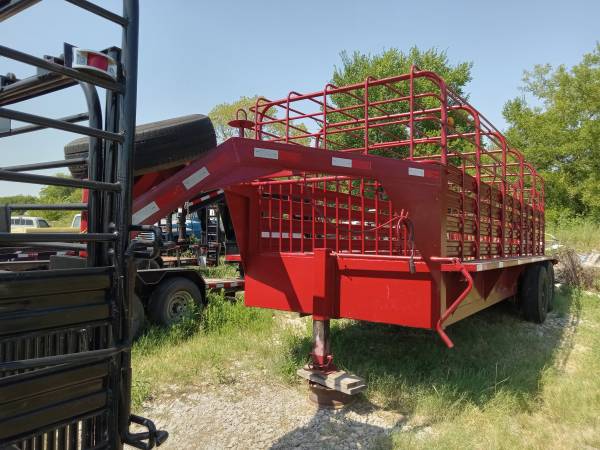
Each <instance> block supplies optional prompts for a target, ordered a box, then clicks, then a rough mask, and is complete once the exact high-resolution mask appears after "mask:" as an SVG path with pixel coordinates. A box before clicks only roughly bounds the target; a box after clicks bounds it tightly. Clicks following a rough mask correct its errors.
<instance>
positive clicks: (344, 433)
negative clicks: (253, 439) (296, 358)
mask: <svg viewBox="0 0 600 450" xmlns="http://www.w3.org/2000/svg"><path fill="white" fill-rule="evenodd" d="M404 420H405V418H404V416H401V415H398V414H390V415H389V417H385V418H384V417H381V413H380V412H379V408H378V407H377V406H375V405H373V404H372V403H370V402H369V401H368V400H366V399H365V398H363V397H361V398H360V399H359V400H357V401H356V402H355V403H353V404H352V405H350V406H347V407H345V408H343V409H340V410H330V409H319V410H318V411H317V412H316V414H315V416H314V417H313V418H312V419H311V421H310V422H309V423H307V424H306V425H304V426H302V427H298V428H296V429H294V430H293V431H291V432H289V433H287V434H285V435H284V436H282V437H281V438H279V439H278V440H277V441H275V442H274V443H273V444H272V445H271V447H270V448H271V449H273V450H283V449H316V448H318V449H340V448H343V449H351V450H354V449H366V448H373V447H376V448H380V449H387V448H391V441H390V438H389V436H390V431H391V430H392V429H394V428H395V427H397V426H400V425H401V424H402V423H403V422H404Z"/></svg>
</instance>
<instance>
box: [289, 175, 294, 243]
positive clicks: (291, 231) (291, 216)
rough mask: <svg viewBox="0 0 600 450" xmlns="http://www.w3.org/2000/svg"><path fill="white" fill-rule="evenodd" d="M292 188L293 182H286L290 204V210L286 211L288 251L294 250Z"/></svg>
mask: <svg viewBox="0 0 600 450" xmlns="http://www.w3.org/2000/svg"><path fill="white" fill-rule="evenodd" d="M292 188H293V183H288V192H289V195H288V203H289V205H290V211H289V213H288V219H289V221H290V227H289V228H290V233H289V236H288V237H289V243H290V248H289V250H288V251H290V252H293V251H294V203H293V202H292Z"/></svg>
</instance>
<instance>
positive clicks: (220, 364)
mask: <svg viewBox="0 0 600 450" xmlns="http://www.w3.org/2000/svg"><path fill="white" fill-rule="evenodd" d="M208 300H209V302H208V306H207V307H206V308H205V309H204V310H203V311H194V312H193V313H192V314H190V316H189V317H187V318H186V319H185V320H183V321H182V322H181V323H179V324H177V325H176V326H173V327H171V328H170V329H165V328H160V327H152V328H150V329H149V330H147V331H146V332H145V333H144V335H142V336H141V337H140V338H139V339H138V340H137V341H136V342H135V344H134V346H133V351H132V365H133V368H134V372H133V373H134V375H133V389H132V399H133V407H134V409H137V408H139V407H140V406H141V404H142V402H143V401H145V400H148V399H150V398H152V397H153V396H155V395H156V394H157V393H158V392H159V391H160V389H161V387H163V385H166V384H177V385H187V384H194V383H199V382H204V381H206V380H208V381H210V382H221V381H222V373H223V371H224V369H227V368H228V367H230V366H231V365H232V363H234V362H236V361H239V360H244V357H245V356H247V355H252V356H253V355H254V354H255V352H258V351H264V352H265V353H266V352H267V351H268V350H269V347H270V342H271V339H272V333H271V329H272V327H273V323H274V322H273V318H272V312H271V311H268V310H263V309H253V308H246V307H245V306H244V305H243V302H242V301H241V299H240V298H238V299H236V300H231V299H227V298H226V297H224V296H223V294H222V293H209V295H208ZM249 364H250V362H249ZM258 366H260V364H259V365H258Z"/></svg>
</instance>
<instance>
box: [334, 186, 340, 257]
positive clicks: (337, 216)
mask: <svg viewBox="0 0 600 450" xmlns="http://www.w3.org/2000/svg"><path fill="white" fill-rule="evenodd" d="M339 195H340V181H339V180H338V179H337V178H336V180H335V251H336V252H339V251H340V199H339Z"/></svg>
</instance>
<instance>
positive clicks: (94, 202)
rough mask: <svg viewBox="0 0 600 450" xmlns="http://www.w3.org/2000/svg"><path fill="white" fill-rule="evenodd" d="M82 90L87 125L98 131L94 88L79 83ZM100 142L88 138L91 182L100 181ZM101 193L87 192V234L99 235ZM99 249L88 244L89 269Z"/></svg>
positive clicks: (99, 123) (99, 116)
mask: <svg viewBox="0 0 600 450" xmlns="http://www.w3.org/2000/svg"><path fill="white" fill-rule="evenodd" d="M79 85H80V86H81V88H82V89H83V93H84V95H85V100H86V103H87V107H88V117H89V125H90V127H92V128H96V129H98V130H101V129H102V108H101V107H100V99H99V98H98V91H97V90H96V87H95V86H94V85H92V84H90V83H79ZM101 151H102V141H101V140H100V139H98V138H97V137H94V136H90V137H89V145H88V179H89V180H92V181H101V180H102V155H101V154H100V152H101ZM101 197H102V193H101V192H98V191H96V190H89V191H88V209H87V215H88V219H87V220H88V225H87V227H88V233H101V232H102V230H101V229H100V222H99V219H100V215H101V214H102V212H101V211H102V208H101V205H102V202H101ZM99 250H100V247H99V245H98V244H96V243H94V242H90V243H88V249H87V253H88V255H87V260H88V266H89V267H95V266H97V265H98V264H99V260H98V254H99Z"/></svg>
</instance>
